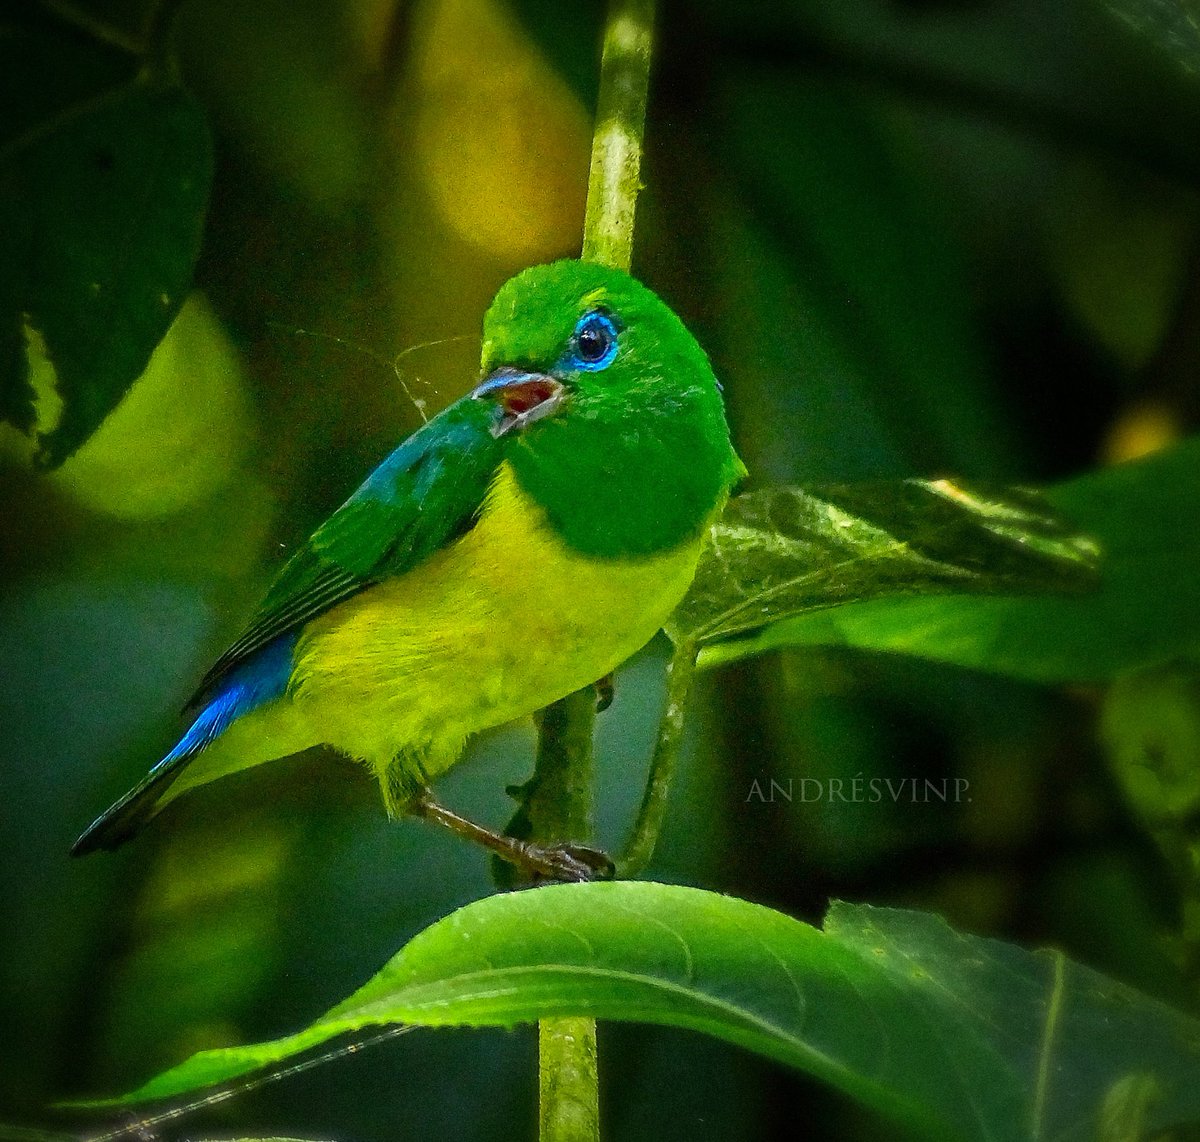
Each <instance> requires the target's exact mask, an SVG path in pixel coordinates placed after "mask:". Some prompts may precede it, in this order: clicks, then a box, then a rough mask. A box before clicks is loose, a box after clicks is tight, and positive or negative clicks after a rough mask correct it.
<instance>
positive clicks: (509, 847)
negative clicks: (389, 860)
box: [407, 789, 616, 881]
mask: <svg viewBox="0 0 1200 1142" xmlns="http://www.w3.org/2000/svg"><path fill="white" fill-rule="evenodd" d="M407 807H408V811H409V812H410V813H412V814H413V815H414V816H417V817H423V818H424V819H425V820H427V821H433V822H434V823H435V824H438V825H442V826H444V827H445V828H447V829H449V830H450V831H451V832H453V833H456V834H457V835H458V836H460V837H463V838H465V839H466V840H468V841H474V842H475V843H476V844H479V845H483V846H484V848H487V849H490V850H491V851H492V852H494V853H495V854H496V855H497V856H498V857H500V858H501V859H502V860H505V861H507V862H508V863H509V864H511V865H515V866H516V867H517V868H519V869H521V870H523V871H524V872H525V873H526V874H527V875H528V876H529V877H530V878H531V879H533V880H565V881H580V880H611V879H612V878H613V877H614V876H615V875H616V866H615V865H614V864H613V862H612V861H611V860H610V859H609V857H608V855H607V854H606V853H603V852H601V851H600V850H599V849H593V848H589V847H588V846H587V845H580V844H575V843H573V842H571V841H564V842H562V843H560V844H553V845H541V844H537V843H536V842H533V841H523V840H518V839H517V838H516V837H509V836H505V835H504V834H503V833H497V832H494V831H493V830H492V829H487V828H484V826H482V825H477V824H476V823H475V822H474V821H469V820H467V818H466V817H460V816H459V815H458V814H457V813H455V812H453V811H452V810H450V809H447V808H446V807H445V806H444V805H439V804H438V803H437V802H436V801H435V800H434V799H433V796H432V795H431V794H430V792H429V790H427V789H426V790H422V791H421V792H420V793H419V794H418V795H417V796H416V797H414V798H412V800H411V801H409V802H408V806H407Z"/></svg>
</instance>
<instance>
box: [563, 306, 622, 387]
mask: <svg viewBox="0 0 1200 1142" xmlns="http://www.w3.org/2000/svg"><path fill="white" fill-rule="evenodd" d="M616 355H617V324H616V322H615V321H613V319H612V318H611V317H609V315H608V314H607V313H605V312H604V310H602V309H589V310H588V311H587V313H585V314H584V315H583V316H582V317H581V318H580V319H579V320H578V321H577V322H576V323H575V332H574V333H572V334H571V364H572V365H573V366H574V367H575V368H577V369H583V370H585V371H586V372H589V373H596V372H599V371H600V370H601V369H607V368H608V366H609V365H611V364H612V363H613V360H614V359H615V358H616Z"/></svg>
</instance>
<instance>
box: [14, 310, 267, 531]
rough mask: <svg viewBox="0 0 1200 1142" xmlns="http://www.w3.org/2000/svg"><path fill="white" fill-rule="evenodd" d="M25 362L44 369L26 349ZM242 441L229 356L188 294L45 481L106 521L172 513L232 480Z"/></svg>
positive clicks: (209, 315)
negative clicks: (117, 396)
mask: <svg viewBox="0 0 1200 1142" xmlns="http://www.w3.org/2000/svg"><path fill="white" fill-rule="evenodd" d="M33 348H34V345H33V343H32V342H31V350H32V349H33ZM31 365H32V366H33V369H34V372H35V373H37V372H39V370H45V369H47V368H52V366H50V365H49V364H48V362H45V361H44V360H43V361H41V362H38V361H36V360H34V355H33V353H32V351H31ZM250 435H251V429H250V425H249V409H248V404H247V400H246V395H245V391H244V387H243V382H242V375H241V363H240V362H239V360H238V356H237V353H236V351H235V349H234V347H233V344H232V342H231V341H230V340H229V337H228V335H227V334H226V333H225V331H224V329H222V327H221V325H220V323H219V322H218V321H217V318H216V317H215V316H214V314H213V312H212V310H211V309H209V307H208V304H207V303H206V302H205V301H204V299H203V298H202V297H201V296H200V295H199V294H196V293H193V294H192V296H191V297H189V298H188V300H187V301H186V302H185V303H184V305H183V308H182V309H181V310H180V311H179V315H178V317H176V318H175V322H174V324H173V325H172V326H171V328H170V329H169V330H168V331H167V335H166V336H165V337H164V338H163V340H162V342H161V343H160V344H159V346H158V348H157V349H155V351H154V355H153V356H152V357H151V358H150V363H149V365H147V366H146V371H145V372H144V373H143V374H142V375H141V377H139V378H138V380H137V381H135V382H134V385H133V387H132V388H131V389H130V390H129V392H128V393H126V394H125V397H124V399H123V400H122V401H121V403H120V404H119V405H118V406H117V407H116V409H115V410H114V411H113V412H112V413H111V414H110V415H109V417H108V418H107V419H106V420H105V421H104V423H103V424H101V426H100V427H99V429H97V430H96V432H95V433H94V434H93V435H92V436H91V438H90V439H89V440H88V441H87V443H85V444H84V445H83V447H82V448H80V449H79V451H78V452H76V453H75V455H74V456H72V457H71V458H70V459H69V460H67V462H66V463H65V464H63V465H62V467H61V468H59V469H57V471H55V472H54V473H53V474H52V476H51V479H53V480H54V481H55V482H56V483H58V484H59V485H60V486H62V487H64V488H65V489H67V490H68V491H69V492H70V493H71V495H72V496H74V497H75V498H76V499H78V500H80V501H81V502H82V503H84V504H86V505H87V506H88V507H89V508H91V509H93V510H94V511H98V512H103V513H105V514H107V515H113V516H117V517H120V518H122V519H147V518H153V517H159V516H166V515H171V514H173V513H175V512H178V511H181V510H182V509H184V508H186V507H188V506H189V505H191V504H193V503H196V502H197V501H199V500H202V499H204V498H205V497H207V496H210V495H212V494H213V493H214V492H216V491H217V490H218V489H219V488H221V487H223V486H224V485H225V484H227V483H228V482H229V481H230V480H231V478H232V477H233V476H234V475H235V473H236V471H237V467H238V464H239V463H240V461H241V459H242V457H243V456H244V455H245V452H246V447H247V444H248V441H249V438H250Z"/></svg>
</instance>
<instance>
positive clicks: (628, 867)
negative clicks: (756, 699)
mask: <svg viewBox="0 0 1200 1142" xmlns="http://www.w3.org/2000/svg"><path fill="white" fill-rule="evenodd" d="M697 653H698V648H697V646H696V644H695V643H694V642H692V641H690V640H687V639H685V640H681V641H680V642H677V643H676V644H675V650H674V653H673V654H672V655H671V661H670V663H669V664H668V665H667V702H666V708H665V709H664V710H663V715H662V720H661V721H660V722H659V724H658V738H657V739H656V740H655V743H654V754H653V755H652V757H651V759H650V773H649V776H648V777H647V779H646V789H645V792H644V793H643V794H642V804H641V808H640V809H639V810H638V815H637V821H636V822H635V823H634V826H633V832H632V833H631V834H630V837H629V842H628V843H627V845H626V846H625V852H624V853H623V854H622V856H621V858H620V860H618V861H617V875H618V876H619V877H621V879H623V880H625V879H628V878H630V877H634V876H637V875H638V874H639V873H640V872H641V871H642V870H643V869H644V868H645V867H646V865H648V864H649V863H650V858H651V857H652V856H654V847H655V845H656V844H657V843H658V834H659V832H660V831H661V830H662V824H663V820H664V818H665V817H666V815H667V800H668V794H669V793H670V789H671V783H672V781H673V780H674V778H675V769H676V766H677V763H678V761H679V751H680V749H681V747H682V746H683V727H684V714H685V713H686V711H687V706H688V697H689V695H690V694H691V689H692V682H693V680H694V679H695V677H696V655H697Z"/></svg>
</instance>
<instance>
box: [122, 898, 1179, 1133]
mask: <svg viewBox="0 0 1200 1142" xmlns="http://www.w3.org/2000/svg"><path fill="white" fill-rule="evenodd" d="M568 1014H587V1015H593V1016H596V1017H597V1018H601V1019H623V1020H639V1021H646V1022H653V1023H664V1024H671V1025H674V1026H678V1027H685V1028H690V1029H693V1030H697V1031H702V1032H706V1033H708V1034H711V1035H716V1036H719V1037H721V1038H723V1039H726V1040H728V1041H730V1042H732V1043H735V1044H738V1045H740V1046H742V1047H746V1048H748V1049H750V1050H753V1051H757V1052H759V1053H761V1054H763V1055H766V1056H768V1057H770V1058H773V1059H776V1060H778V1061H780V1062H782V1063H785V1064H787V1065H789V1066H793V1067H797V1068H799V1069H801V1070H805V1071H808V1072H810V1073H812V1074H814V1075H817V1076H819V1077H821V1078H822V1079H824V1080H825V1081H827V1082H829V1083H831V1084H832V1085H834V1086H836V1087H838V1088H840V1089H841V1090H843V1091H845V1092H847V1093H848V1094H850V1095H852V1096H853V1097H855V1098H856V1099H858V1100H860V1101H861V1102H863V1103H865V1104H866V1105H868V1106H871V1107H873V1108H875V1109H877V1110H879V1111H881V1112H883V1113H885V1114H887V1115H890V1116H892V1117H894V1118H896V1119H898V1120H902V1121H904V1122H907V1123H909V1124H910V1125H913V1126H916V1127H918V1128H921V1129H923V1130H925V1131H928V1132H930V1133H932V1134H935V1135H937V1136H942V1137H947V1138H963V1139H975V1138H979V1139H984V1138H986V1139H990V1140H992V1142H1000V1140H1005V1139H1012V1140H1016V1139H1030V1138H1055V1139H1076V1138H1077V1139H1086V1138H1095V1137H1097V1136H1098V1135H1099V1134H1100V1133H1101V1131H1102V1128H1103V1123H1104V1120H1105V1118H1106V1117H1111V1116H1113V1115H1116V1114H1118V1113H1119V1114H1121V1115H1124V1116H1133V1117H1134V1118H1135V1119H1136V1120H1137V1121H1138V1123H1139V1125H1140V1126H1143V1127H1145V1128H1146V1129H1150V1130H1154V1129H1161V1128H1162V1127H1163V1126H1166V1125H1169V1124H1172V1123H1176V1122H1181V1121H1187V1120H1191V1119H1195V1118H1198V1117H1200V1087H1198V1086H1197V1084H1196V1083H1195V1081H1194V1078H1195V1073H1196V1068H1197V1066H1198V1065H1200V1023H1197V1022H1195V1021H1194V1020H1191V1019H1189V1018H1187V1017H1185V1016H1183V1015H1180V1014H1178V1013H1177V1012H1175V1011H1172V1010H1171V1009H1170V1008H1168V1007H1166V1006H1164V1005H1163V1004H1161V1003H1159V1002H1157V1001H1156V1000H1152V999H1149V998H1147V997H1145V996H1143V995H1140V994H1138V993H1137V992H1135V991H1133V990H1132V989H1130V988H1128V987H1126V986H1124V985H1122V984H1119V983H1117V982H1115V981H1113V980H1109V979H1106V978H1104V977H1102V976H1100V975H1098V974H1097V973H1095V972H1093V971H1091V970H1089V969H1087V968H1084V967H1080V966H1078V965H1077V964H1074V963H1072V962H1070V961H1069V960H1067V959H1066V958H1065V957H1063V956H1062V955H1061V954H1058V953H1046V952H1042V953H1029V952H1026V951H1024V950H1022V949H1020V948H1017V947H1013V946H1011V945H1008V944H1003V943H999V942H997V941H994V940H987V939H981V938H978V937H973V936H966V935H962V934H960V933H957V932H955V931H953V930H952V929H951V928H950V927H948V926H947V925H946V924H945V923H944V922H943V921H942V920H940V919H938V918H936V917H933V916H929V915H925V914H922V913H915V912H903V911H894V910H890V909H875V908H871V907H867V906H854V905H846V904H837V905H834V907H833V908H832V909H831V910H830V913H829V915H828V917H827V919H826V923H825V929H824V931H820V930H818V929H816V928H813V927H810V926H809V925H807V924H802V923H800V922H799V921H796V920H793V919H790V918H789V917H787V916H784V915H782V914H780V913H778V912H774V911H772V910H770V909H768V908H763V907H761V906H758V905H755V904H749V903H746V902H745V901H741V900H736V899H733V898H730V897H724V896H719V895H716V894H714V893H710V892H702V891H700V890H697V889H691V888H680V887H675V886H669V885H661V884H647V883H636V882H625V883H597V884H578V885H558V886H553V887H548V888H540V889H535V890H532V891H526V892H518V893H511V894H506V895H500V896H494V897H491V898H489V899H486V900H481V901H479V902H477V903H475V904H471V905H469V906H467V907H466V908H463V909H461V910H460V911H458V912H455V913H453V914H452V915H451V916H449V917H447V918H446V919H444V920H441V921H439V922H438V923H436V924H434V925H433V926H432V927H430V928H428V929H426V930H425V931H424V932H423V933H421V934H420V935H419V936H417V937H416V938H415V939H414V940H412V941H411V942H410V943H409V944H408V946H407V947H406V948H404V949H403V951H401V952H400V953H399V954H398V955H397V956H396V957H395V958H394V959H393V960H392V961H391V962H390V963H389V964H388V965H387V966H386V967H385V968H384V969H383V970H382V971H381V972H380V973H379V974H378V975H377V976H376V977H375V978H374V979H373V980H371V981H370V982H369V983H368V984H366V985H365V986H364V987H362V988H361V989H360V990H359V991H357V992H356V993H355V994H354V995H352V996H351V997H350V998H349V999H348V1000H346V1002H345V1003H343V1004H341V1005H340V1006H338V1007H336V1008H334V1010H332V1011H331V1012H330V1013H329V1014H328V1015H326V1016H324V1017H323V1018H321V1019H319V1020H317V1022H316V1023H314V1024H313V1025H312V1026H311V1027H309V1028H308V1029H307V1030H305V1031H302V1032H300V1033H299V1034H298V1035H293V1036H290V1037H288V1038H286V1039H278V1040H275V1041H273V1042H269V1043H260V1044H257V1045H255V1046H249V1047H240V1048H232V1049H226V1050H219V1051H208V1052H204V1053H202V1054H199V1055H196V1056H193V1058H191V1059H190V1060H189V1061H188V1062H186V1063H184V1064H182V1065H181V1066H179V1067H176V1068H175V1069H173V1070H171V1071H168V1072H166V1073H165V1074H163V1075H160V1076H159V1077H158V1078H156V1079H154V1080H152V1081H151V1082H149V1083H147V1084H146V1085H145V1086H143V1087H142V1088H141V1089H139V1090H137V1091H135V1092H134V1093H133V1094H131V1095H129V1096H128V1097H127V1098H126V1099H123V1100H119V1101H120V1102H123V1103H129V1102H139V1101H144V1100H148V1099H154V1098H170V1097H175V1096H177V1095H179V1094H181V1093H183V1092H185V1091H190V1090H193V1089H195V1088H197V1087H201V1086H207V1085H211V1084H213V1083H218V1082H223V1081H226V1080H229V1079H232V1078H235V1077H237V1076H240V1075H243V1074H245V1073H246V1072H248V1071H250V1070H253V1069H255V1068H258V1067H262V1066H266V1065H270V1064H272V1063H276V1062H278V1061H279V1060H281V1059H285V1058H288V1057H289V1056H291V1055H294V1054H296V1053H297V1052H300V1051H303V1050H306V1049H308V1048H310V1047H312V1046H314V1045H315V1044H317V1043H320V1042H322V1041H323V1040H326V1039H328V1038H330V1037H331V1036H334V1035H339V1034H342V1033H346V1032H355V1031H359V1030H361V1029H362V1028H364V1027H367V1026H371V1025H375V1024H383V1023H393V1022H399V1023H408V1024H414V1023H415V1024H424V1025H426V1026H462V1025H471V1026H484V1025H486V1026H503V1027H508V1026H511V1025H513V1024H516V1023H523V1022H530V1021H533V1020H536V1019H539V1018H542V1017H544V1016H549V1015H568ZM1130 1137H1132V1135H1130Z"/></svg>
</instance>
